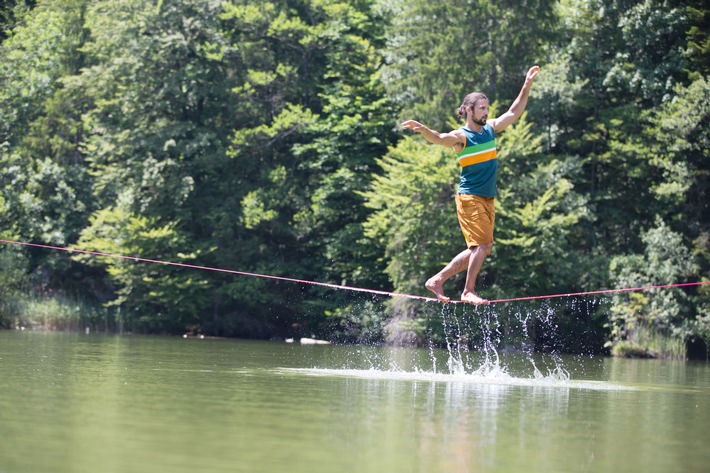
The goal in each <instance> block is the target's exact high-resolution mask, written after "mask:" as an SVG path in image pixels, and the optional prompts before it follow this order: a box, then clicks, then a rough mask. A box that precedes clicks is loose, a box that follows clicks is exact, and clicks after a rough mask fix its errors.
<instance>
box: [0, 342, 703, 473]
mask: <svg viewBox="0 0 710 473" xmlns="http://www.w3.org/2000/svg"><path fill="white" fill-rule="evenodd" d="M452 333H454V332H452ZM492 333H494V331H493V332H492ZM451 341H452V343H451V344H450V346H449V350H435V349H423V350H413V349H395V348H386V347H353V346H334V345H330V346H301V345H294V344H286V343H276V342H252V341H242V340H192V339H191V340H183V339H181V338H175V339H173V338H166V337H137V336H136V337H134V336H104V335H93V334H92V335H90V336H86V335H77V334H61V333H47V334H44V333H15V332H0V380H2V381H0V438H1V439H2V442H0V472H3V473H5V472H8V473H10V472H12V473H24V472H27V473H29V472H33V473H34V472H45V471H46V472H50V471H51V472H56V473H65V472H66V473H70V472H71V473H75V472H79V473H80V472H95V471H112V472H136V471H151V472H158V473H159V472H171V473H174V472H194V471H200V472H212V471H215V472H217V471H225V472H226V471H229V472H250V473H253V472H257V473H258V472H269V473H271V472H280V471H288V472H289V473H301V472H304V473H305V472H309V473H310V472H333V471H337V472H357V473H363V472H365V473H368V472H378V473H379V472H433V473H437V472H465V471H470V472H484V473H485V472H496V473H497V472H511V471H525V472H558V471H559V472H569V471H590V472H592V471H593V472H598V471H644V472H651V473H653V472H659V473H660V472H664V473H665V472H674V471H679V472H680V471H682V472H703V471H706V468H707V465H708V464H710V453H708V449H707V448H706V439H707V438H708V435H709V434H710V367H709V366H708V365H707V364H700V363H679V362H664V361H657V360H617V359H604V358H589V357H582V358H570V357H556V358H551V357H549V356H539V355H533V354H531V353H525V352H523V353H516V354H512V353H498V352H496V353H493V352H489V353H488V354H486V353H485V351H466V350H463V349H461V350H460V351H459V350H458V348H457V345H458V344H456V343H453V342H454V340H453V338H452V340H451ZM451 357H454V358H455V359H454V361H451V360H450V358H451ZM558 366H559V367H561V368H562V369H563V370H564V372H565V373H567V374H566V375H565V376H557V375H555V370H556V367H558ZM481 367H485V369H484V370H481V369H480V368H481ZM462 368H463V369H462ZM536 373H539V375H536Z"/></svg>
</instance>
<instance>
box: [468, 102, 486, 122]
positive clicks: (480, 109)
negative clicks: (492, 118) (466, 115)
mask: <svg viewBox="0 0 710 473" xmlns="http://www.w3.org/2000/svg"><path fill="white" fill-rule="evenodd" d="M469 110H470V111H471V120H473V123H475V124H477V125H481V126H483V125H485V124H486V121H487V120H488V100H479V101H477V102H476V103H474V104H473V105H472V106H471V107H470V109H469Z"/></svg>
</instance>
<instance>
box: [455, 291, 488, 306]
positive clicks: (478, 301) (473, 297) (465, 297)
mask: <svg viewBox="0 0 710 473" xmlns="http://www.w3.org/2000/svg"><path fill="white" fill-rule="evenodd" d="M461 302H468V303H469V304H475V305H484V304H488V303H489V302H488V300H487V299H484V298H482V297H480V296H479V295H478V294H476V293H475V292H468V291H464V293H463V294H461Z"/></svg>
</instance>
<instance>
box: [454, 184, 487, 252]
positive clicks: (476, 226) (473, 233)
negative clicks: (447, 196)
mask: <svg viewBox="0 0 710 473" xmlns="http://www.w3.org/2000/svg"><path fill="white" fill-rule="evenodd" d="M494 203H495V199H494V198H493V197H481V196H480V195H471V194H456V213H457V214H458V217H459V225H460V226H461V231H462V232H463V237H464V238H465V239H466V245H467V246H468V247H469V248H473V247H474V246H480V245H487V244H489V243H493V224H494V223H495V219H496V212H495V208H494Z"/></svg>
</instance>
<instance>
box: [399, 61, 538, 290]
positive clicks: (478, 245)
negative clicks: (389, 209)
mask: <svg viewBox="0 0 710 473" xmlns="http://www.w3.org/2000/svg"><path fill="white" fill-rule="evenodd" d="M539 71H540V68H539V67H538V66H533V67H531V68H530V70H529V71H528V73H527V75H526V77H525V84H524V85H523V88H522V89H521V90H520V93H519V94H518V97H517V98H516V99H515V101H514V102H513V104H512V105H511V106H510V108H509V109H508V111H507V112H505V113H504V114H503V115H501V116H499V117H498V118H491V119H489V118H488V99H487V98H486V96H485V95H483V94H482V93H480V92H474V93H472V94H469V95H467V96H466V97H465V98H464V100H463V103H462V104H461V106H460V107H459V108H458V110H457V111H456V113H457V115H458V116H460V117H462V118H463V119H464V120H465V121H466V125H465V126H464V127H461V128H459V129H458V130H454V131H452V132H450V133H439V132H437V131H434V130H432V129H431V128H429V127H427V126H424V125H422V124H421V123H419V122H417V121H414V120H408V121H406V122H404V123H402V127H404V128H405V129H409V130H412V131H415V132H417V133H421V134H422V136H423V137H424V138H425V139H426V140H427V141H429V142H430V143H433V144H437V145H442V146H446V147H451V148H453V150H454V151H455V152H456V154H457V155H458V162H459V164H460V165H461V180H460V183H459V189H458V193H457V194H456V211H457V214H458V219H459V224H460V226H461V231H462V232H463V235H464V238H465V239H466V246H467V248H466V249H465V250H464V251H462V252H461V253H459V254H458V255H456V256H455V257H454V259H453V260H451V262H450V263H449V264H447V265H446V266H445V267H444V269H442V270H441V271H439V273H437V274H436V275H434V276H433V277H431V278H430V279H429V280H428V281H427V282H426V287H427V289H429V290H430V291H432V292H433V293H434V294H435V295H436V297H437V299H439V300H440V301H442V302H449V301H450V299H449V298H448V297H447V296H446V295H445V294H444V288H443V286H444V282H445V281H446V280H448V279H449V278H450V277H451V276H453V275H455V274H458V273H460V272H461V271H463V270H465V269H467V270H468V273H467V275H466V285H465V287H464V290H463V293H462V294H461V301H462V302H468V303H471V304H487V303H488V301H487V300H485V299H483V298H482V297H480V296H479V295H478V294H476V291H475V290H474V289H475V285H476V278H477V277H478V272H479V271H480V270H481V266H483V261H484V260H485V259H486V256H487V255H489V254H490V252H491V247H492V246H493V224H494V222H495V211H494V207H493V205H494V200H495V196H496V174H497V171H498V159H497V157H496V143H495V133H496V132H499V131H502V130H504V129H505V128H506V127H507V126H508V125H510V124H511V123H513V122H515V120H517V119H518V117H520V115H521V114H522V113H523V111H524V110H525V106H526V105H527V103H528V95H529V94H530V88H531V87H532V84H533V80H534V79H535V76H536V75H537V73H538V72H539Z"/></svg>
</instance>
